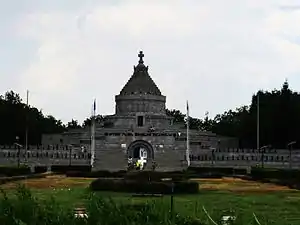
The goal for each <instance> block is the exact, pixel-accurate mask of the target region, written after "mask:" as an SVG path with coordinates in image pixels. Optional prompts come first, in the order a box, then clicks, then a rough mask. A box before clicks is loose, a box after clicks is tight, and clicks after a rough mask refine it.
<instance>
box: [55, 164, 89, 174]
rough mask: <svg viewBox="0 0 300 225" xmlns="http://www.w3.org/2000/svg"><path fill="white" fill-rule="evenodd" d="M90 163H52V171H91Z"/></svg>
mask: <svg viewBox="0 0 300 225" xmlns="http://www.w3.org/2000/svg"><path fill="white" fill-rule="evenodd" d="M91 170H92V167H91V166H90V165H52V166H51V171H52V172H55V173H66V172H68V171H81V172H90V171H91Z"/></svg>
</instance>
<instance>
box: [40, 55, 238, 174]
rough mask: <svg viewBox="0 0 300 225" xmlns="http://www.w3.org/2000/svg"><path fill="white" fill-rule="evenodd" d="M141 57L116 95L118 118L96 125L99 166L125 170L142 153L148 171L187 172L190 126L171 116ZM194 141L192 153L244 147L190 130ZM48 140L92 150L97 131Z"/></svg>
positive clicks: (46, 139)
mask: <svg viewBox="0 0 300 225" xmlns="http://www.w3.org/2000/svg"><path fill="white" fill-rule="evenodd" d="M138 56H139V62H138V64H137V65H136V66H134V71H133V75H132V76H131V77H130V79H129V80H128V81H127V83H126V84H125V86H124V87H123V89H122V90H121V91H120V93H119V94H118V95H116V96H115V103H116V106H115V114H114V115H111V116H107V117H106V122H105V123H104V124H103V123H101V124H100V123H98V124H96V128H95V142H96V144H95V161H94V168H95V169H97V170H100V169H101V170H106V169H107V170H123V169H126V167H127V162H128V158H129V157H132V158H133V160H135V159H138V158H139V157H140V156H141V154H142V156H143V157H145V158H146V160H147V166H146V168H147V167H148V168H149V165H151V164H152V162H153V161H155V163H156V164H157V170H179V169H183V167H185V166H186V163H185V162H186V160H185V155H186V149H187V144H186V140H187V135H186V134H187V132H186V128H185V126H184V124H175V123H173V118H172V117H169V116H167V114H166V96H164V95H163V94H162V93H161V91H160V89H159V88H158V86H157V85H156V84H155V82H154V81H153V80H152V78H151V77H150V75H149V68H148V66H145V64H144V60H143V57H144V54H143V52H142V51H141V52H140V53H139V55H138ZM189 140H190V155H195V154H198V153H201V154H203V153H205V152H208V154H211V152H212V150H214V149H218V148H221V147H223V148H234V147H237V145H238V143H237V142H238V141H237V140H236V139H234V138H226V137H219V136H217V135H216V134H214V133H211V132H204V131H198V130H190V132H189ZM42 142H43V145H44V146H47V145H52V146H55V145H72V146H75V147H77V148H85V149H88V150H90V146H91V129H90V128H82V129H79V130H70V131H68V132H66V133H63V134H55V135H43V140H42ZM141 150H143V151H141Z"/></svg>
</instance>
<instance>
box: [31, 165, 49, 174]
mask: <svg viewBox="0 0 300 225" xmlns="http://www.w3.org/2000/svg"><path fill="white" fill-rule="evenodd" d="M47 170H48V168H47V166H35V167H34V173H46V172H47Z"/></svg>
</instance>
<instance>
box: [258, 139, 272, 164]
mask: <svg viewBox="0 0 300 225" xmlns="http://www.w3.org/2000/svg"><path fill="white" fill-rule="evenodd" d="M270 147H271V145H265V146H263V147H261V148H260V153H261V167H262V168H264V162H265V159H264V157H265V151H266V149H267V148H270Z"/></svg>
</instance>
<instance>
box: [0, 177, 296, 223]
mask: <svg viewBox="0 0 300 225" xmlns="http://www.w3.org/2000/svg"><path fill="white" fill-rule="evenodd" d="M39 181H40V182H39ZM46 181H48V183H47V182H46ZM49 181H50V182H49ZM89 182H90V180H85V179H76V178H72V179H71V178H58V177H51V178H49V179H48V180H42V181H41V180H36V181H34V180H28V181H24V182H22V183H23V184H26V185H27V187H28V188H30V189H31V191H32V195H33V197H34V198H37V199H38V200H39V204H40V205H41V206H39V208H43V207H44V206H45V205H48V206H49V207H50V206H51V202H54V203H55V204H54V205H52V206H51V207H52V210H54V211H55V209H54V208H58V209H61V210H62V212H56V211H55V213H54V211H53V212H52V211H51V210H50V209H51V207H50V209H49V210H50V211H51V212H48V213H49V214H51V213H52V214H57V213H58V215H60V217H64V216H65V217H66V216H67V217H68V216H69V217H70V218H71V217H72V216H71V214H72V209H74V207H87V208H90V207H91V206H92V207H94V208H95V209H97V210H103V208H99V207H100V206H101V205H102V206H103V204H104V205H105V204H106V205H105V208H107V209H109V210H114V211H116V210H117V212H118V213H119V214H122V216H123V217H122V218H121V217H118V215H115V214H114V213H112V216H113V217H114V219H115V218H119V219H122V221H125V222H124V223H122V222H116V220H114V221H115V223H116V224H120V223H121V224H134V223H136V224H138V223H139V224H140V223H146V224H151V222H149V223H148V222H145V221H143V220H142V219H141V218H140V219H138V218H137V220H138V221H139V222H134V221H127V220H128V218H127V219H125V218H124V217H126V215H127V214H128V215H129V214H130V215H131V213H137V212H136V211H135V210H136V209H132V207H129V206H128V205H130V206H134V205H142V206H140V207H141V208H142V209H143V210H144V211H145V210H146V211H145V215H146V214H149V215H150V214H151V215H155V216H154V217H155V218H156V219H158V218H159V220H161V221H162V223H160V224H170V223H171V222H172V221H171V222H170V213H169V211H170V208H171V206H170V204H171V203H170V196H165V197H162V198H133V197H132V195H130V194H124V193H109V192H99V193H95V194H93V195H91V193H90V192H89V191H88V189H87V187H88V184H89ZM200 182H201V183H202V185H200V188H201V187H202V188H201V189H200V193H199V194H198V195H178V196H175V197H174V205H173V207H174V211H175V212H176V213H178V214H179V215H180V216H181V217H180V218H181V219H182V218H185V219H186V220H187V221H190V220H189V218H191V219H196V220H197V221H201V222H202V224H204V225H206V224H207V225H208V224H212V223H211V221H209V219H208V217H207V215H206V214H205V213H204V211H203V209H202V206H204V207H205V209H206V210H207V211H208V213H209V214H210V215H211V216H212V217H213V219H215V220H217V221H218V220H219V219H220V218H221V216H222V215H234V216H237V221H236V223H235V224H242V225H248V224H249V225H250V224H256V223H255V221H254V218H253V213H255V214H256V216H257V217H258V219H259V221H260V222H261V224H272V225H285V224H289V225H299V224H300V214H299V212H298V210H299V208H300V201H299V200H300V192H298V191H294V190H290V189H288V188H286V187H281V186H274V185H273V186H272V185H268V184H260V183H257V182H245V181H240V180H236V179H235V180H228V179H225V180H224V179H219V180H218V179H208V180H201V181H200ZM47 185H48V186H47ZM13 187H16V184H7V185H5V186H3V188H5V190H6V192H7V195H8V199H9V200H10V201H16V202H22V201H23V200H22V198H21V200H20V198H19V199H18V197H17V196H20V195H17V196H16V195H15V192H12V191H11V189H12V188H13ZM107 198H109V199H111V200H112V201H113V203H112V202H111V201H108V203H107V202H106V201H104V203H103V199H107ZM17 199H18V200H17ZM14 204H15V203H14ZM18 204H19V203H17V204H16V205H18ZM22 204H23V203H22ZM22 204H21V203H20V205H21V206H22ZM24 204H25V203H24ZM24 204H23V205H24ZM107 204H108V205H107ZM114 204H115V205H114ZM145 204H146V206H145ZM2 205H3V201H2V202H1V204H0V207H2ZM99 205H100V206H99ZM21 206H20V207H21ZM97 207H98V208H97ZM109 207H110V208H109ZM115 207H117V209H115ZM118 207H119V208H118ZM143 207H144V208H143ZM145 207H150V208H151V210H152V211H151V212H150V211H147V210H150V209H148V208H147V209H145ZM126 209H128V210H129V211H128V212H127V211H126ZM97 210H96V211H97ZM139 210H140V209H138V211H139ZM0 213H1V212H0ZM101 213H103V212H97V213H96V214H98V215H103V216H104V217H105V218H108V217H107V216H106V215H107V214H109V213H108V212H107V211H105V213H103V214H101ZM52 214H51V215H52ZM67 217H66V218H67ZM69 217H68V218H69ZM72 218H73V217H72ZM178 218H179V217H178ZM126 221H127V222H126ZM177 222H178V221H177ZM181 222H182V221H181ZM72 223H74V224H77V223H78V221H77V222H72ZM0 224H8V225H9V223H4V222H3V223H2V221H0ZM16 224H18V223H16ZM27 224H35V223H27ZM39 224H57V223H45V222H39ZM60 224H65V223H60ZM68 224H70V223H68ZM89 224H97V223H96V222H95V223H89ZM102 224H110V222H109V221H102ZM111 224H112V223H111ZM153 224H158V223H153ZM173 224H176V222H174V221H173ZM181 224H184V223H183V222H182V223H181ZM200 224H201V223H200ZM22 225H23V224H22Z"/></svg>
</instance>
